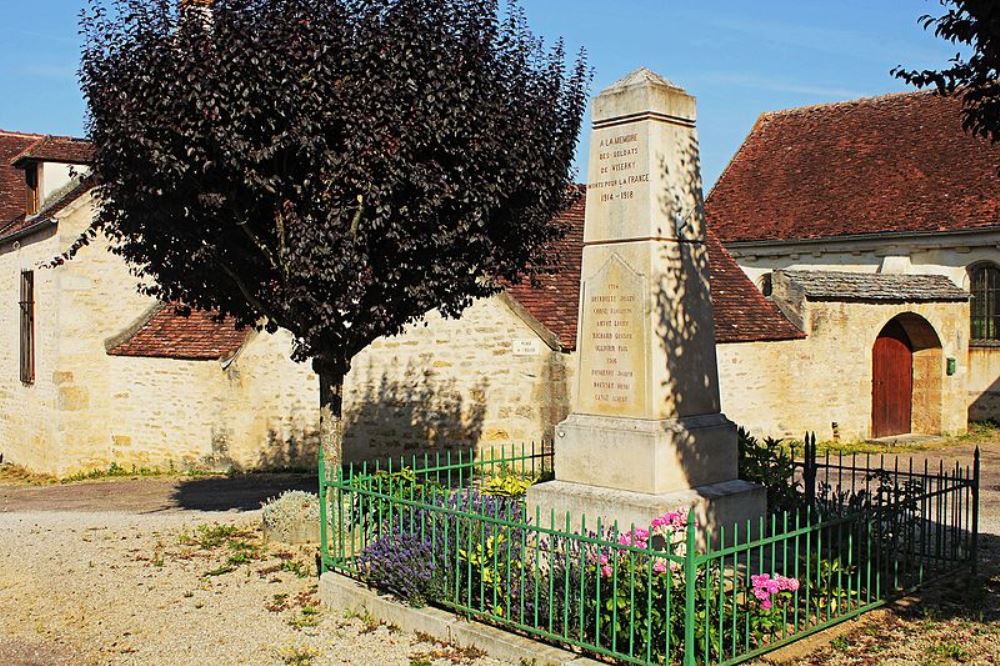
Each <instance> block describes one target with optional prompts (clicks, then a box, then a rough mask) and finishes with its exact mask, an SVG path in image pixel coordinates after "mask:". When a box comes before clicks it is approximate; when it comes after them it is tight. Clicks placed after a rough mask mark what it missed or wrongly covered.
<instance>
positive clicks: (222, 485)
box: [170, 473, 317, 511]
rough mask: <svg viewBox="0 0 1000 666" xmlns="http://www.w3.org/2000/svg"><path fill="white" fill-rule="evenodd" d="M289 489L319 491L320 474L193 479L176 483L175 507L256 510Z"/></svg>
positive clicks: (172, 496)
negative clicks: (263, 503)
mask: <svg viewBox="0 0 1000 666" xmlns="http://www.w3.org/2000/svg"><path fill="white" fill-rule="evenodd" d="M286 490H305V491H307V492H311V493H315V492H317V480H316V474H315V473H311V474H245V475H237V476H227V477H205V478H198V479H189V480H184V481H180V482H178V483H176V484H175V486H174V489H173V492H172V493H171V495H170V500H171V503H172V505H173V506H172V507H171V508H178V509H184V510H187V511H253V510H255V509H259V508H260V505H261V503H262V502H264V501H265V500H267V499H268V498H271V497H277V496H278V495H280V494H281V493H283V492H285V491H286Z"/></svg>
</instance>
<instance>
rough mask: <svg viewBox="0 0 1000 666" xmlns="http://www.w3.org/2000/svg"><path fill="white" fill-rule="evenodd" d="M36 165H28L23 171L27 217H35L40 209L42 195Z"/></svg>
mask: <svg viewBox="0 0 1000 666" xmlns="http://www.w3.org/2000/svg"><path fill="white" fill-rule="evenodd" d="M38 181H39V178H38V165H37V164H29V165H28V167H27V168H26V169H25V170H24V185H25V188H24V192H25V197H26V201H25V212H26V213H27V214H28V215H35V214H37V213H38V209H39V208H41V204H42V195H41V188H40V187H39V183H38Z"/></svg>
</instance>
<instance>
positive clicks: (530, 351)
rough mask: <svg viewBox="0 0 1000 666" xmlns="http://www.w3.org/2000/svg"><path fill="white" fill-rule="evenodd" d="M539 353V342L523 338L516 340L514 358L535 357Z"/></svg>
mask: <svg viewBox="0 0 1000 666" xmlns="http://www.w3.org/2000/svg"><path fill="white" fill-rule="evenodd" d="M537 353H538V340H532V339H529V338H522V339H519V340H514V356H534V355H535V354H537Z"/></svg>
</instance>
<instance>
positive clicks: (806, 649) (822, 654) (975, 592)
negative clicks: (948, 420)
mask: <svg viewBox="0 0 1000 666" xmlns="http://www.w3.org/2000/svg"><path fill="white" fill-rule="evenodd" d="M974 451H975V443H974V442H969V443H965V444H962V445H959V446H954V447H949V448H947V449H941V450H935V451H929V452H926V453H923V452H920V453H914V454H913V460H914V466H915V467H916V468H918V469H919V468H922V467H923V461H924V458H925V457H926V458H927V460H928V462H929V463H930V465H931V466H932V467H934V468H936V467H937V465H938V460H939V459H944V460H945V465H946V466H947V465H948V464H949V463H951V464H952V465H954V462H955V461H956V460H958V461H959V462H960V463H961V464H962V465H970V466H971V465H972V459H973V453H974ZM909 455H910V454H906V455H904V456H900V469H904V468H905V466H906V464H908V463H906V462H905V461H908V459H909ZM981 455H982V459H981V462H982V478H981V482H980V489H981V490H980V535H981V536H980V575H979V576H978V577H976V578H972V577H971V576H966V575H959V576H958V577H956V578H949V579H947V580H944V581H941V582H939V583H937V584H933V585H930V586H928V587H927V588H926V589H925V590H923V591H921V592H919V593H918V594H917V595H915V596H914V597H911V598H908V599H904V600H903V601H902V602H901V603H899V604H895V605H893V606H890V607H889V608H887V609H885V610H877V611H873V612H871V613H867V614H865V615H863V616H861V618H859V619H858V620H854V621H851V622H846V623H844V624H842V625H839V626H838V627H834V628H833V629H830V630H827V631H825V632H822V633H820V634H817V635H816V636H815V637H812V638H807V639H805V640H803V641H801V642H799V643H795V644H793V645H791V646H790V647H788V648H786V649H784V650H779V651H778V652H775V653H772V654H771V655H768V656H767V657H765V658H764V659H762V660H761V661H762V662H766V663H782V664H809V665H811V666H812V665H815V666H826V665H828V664H829V665H831V666H854V665H858V664H864V665H866V666H867V665H868V664H886V665H893V666H896V665H898V666H909V665H911V664H921V665H927V666H938V665H940V666H945V665H949V664H984V665H985V664H1000V443H998V442H996V441H992V440H991V441H988V442H984V443H983V444H982V445H981ZM886 461H887V463H888V464H890V465H891V464H892V459H891V458H890V457H888V456H887V458H886Z"/></svg>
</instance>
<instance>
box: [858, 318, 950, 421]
mask: <svg viewBox="0 0 1000 666" xmlns="http://www.w3.org/2000/svg"><path fill="white" fill-rule="evenodd" d="M943 377H944V353H943V351H942V349H941V339H940V338H939V337H938V334H937V332H936V331H935V330H934V327H933V326H931V324H930V322H928V321H927V320H926V319H924V318H923V317H921V316H920V315H917V314H914V313H912V312H907V313H904V314H900V315H897V316H896V317H893V318H892V319H891V320H890V321H889V322H887V323H886V324H885V326H883V327H882V330H881V331H880V332H879V335H878V338H876V340H875V344H874V345H873V348H872V423H871V433H872V437H876V438H877V437H886V436H892V435H901V434H906V433H917V434H926V435H936V434H939V433H940V432H941V398H942V395H941V391H942V383H943Z"/></svg>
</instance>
